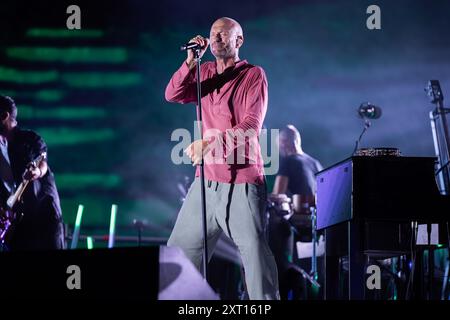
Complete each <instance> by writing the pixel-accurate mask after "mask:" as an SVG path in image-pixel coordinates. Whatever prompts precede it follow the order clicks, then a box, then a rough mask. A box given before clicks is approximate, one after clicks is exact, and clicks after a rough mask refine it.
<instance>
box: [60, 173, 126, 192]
mask: <svg viewBox="0 0 450 320" xmlns="http://www.w3.org/2000/svg"><path fill="white" fill-rule="evenodd" d="M55 178H56V182H57V185H58V189H65V190H86V188H89V187H95V188H102V189H113V188H116V187H118V186H120V184H121V178H120V176H118V175H115V174H101V173H78V174H72V173H58V174H55Z"/></svg>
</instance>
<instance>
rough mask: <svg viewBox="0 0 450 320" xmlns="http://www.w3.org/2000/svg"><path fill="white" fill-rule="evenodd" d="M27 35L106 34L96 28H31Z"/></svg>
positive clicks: (58, 36)
mask: <svg viewBox="0 0 450 320" xmlns="http://www.w3.org/2000/svg"><path fill="white" fill-rule="evenodd" d="M25 35H26V36H27V37H31V38H101V37H103V36H104V32H103V31H102V30H96V29H82V30H67V29H46V28H31V29H28V30H27V31H26V33H25Z"/></svg>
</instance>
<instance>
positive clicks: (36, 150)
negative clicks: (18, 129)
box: [30, 134, 47, 160]
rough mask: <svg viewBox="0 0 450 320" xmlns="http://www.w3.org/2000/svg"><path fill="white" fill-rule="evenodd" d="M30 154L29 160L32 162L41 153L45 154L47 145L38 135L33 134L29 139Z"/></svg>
mask: <svg viewBox="0 0 450 320" xmlns="http://www.w3.org/2000/svg"><path fill="white" fill-rule="evenodd" d="M30 140H31V141H30V145H31V154H30V158H31V159H30V160H34V159H36V158H37V157H39V156H40V155H41V153H42V152H45V153H47V144H46V143H45V141H44V139H42V137H41V136H39V135H38V134H33V135H32V137H31V139H30Z"/></svg>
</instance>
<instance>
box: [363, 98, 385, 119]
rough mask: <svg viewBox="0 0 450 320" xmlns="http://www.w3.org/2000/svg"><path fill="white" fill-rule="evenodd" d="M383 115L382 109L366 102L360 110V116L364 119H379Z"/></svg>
mask: <svg viewBox="0 0 450 320" xmlns="http://www.w3.org/2000/svg"><path fill="white" fill-rule="evenodd" d="M381 114H382V112H381V108H380V107H378V106H376V105H373V104H371V103H370V102H364V103H362V104H361V105H360V106H359V108H358V115H359V117H360V118H362V119H378V118H379V117H381Z"/></svg>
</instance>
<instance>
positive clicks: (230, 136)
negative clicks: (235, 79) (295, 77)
mask: <svg viewBox="0 0 450 320" xmlns="http://www.w3.org/2000/svg"><path fill="white" fill-rule="evenodd" d="M253 69H254V70H253V71H252V74H251V75H250V77H249V79H248V80H247V81H246V85H247V86H248V88H247V92H246V95H245V99H244V102H243V108H244V109H245V113H244V117H243V121H241V122H240V123H238V124H236V125H235V126H234V127H233V128H231V129H227V130H226V131H225V132H222V133H221V135H220V136H219V138H220V142H221V143H222V145H223V148H224V158H227V157H228V156H229V155H230V154H231V153H232V152H233V151H234V150H235V149H236V148H238V147H240V146H242V145H243V144H245V141H246V139H249V138H251V137H253V136H255V135H256V136H258V135H259V133H260V131H261V127H262V123H263V120H264V117H265V115H266V111H267V100H268V93H267V86H268V85H267V78H266V75H265V73H264V70H263V69H262V68H260V67H254V68H253Z"/></svg>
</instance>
